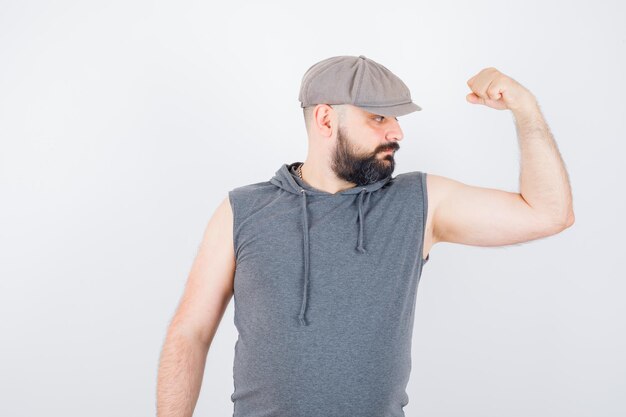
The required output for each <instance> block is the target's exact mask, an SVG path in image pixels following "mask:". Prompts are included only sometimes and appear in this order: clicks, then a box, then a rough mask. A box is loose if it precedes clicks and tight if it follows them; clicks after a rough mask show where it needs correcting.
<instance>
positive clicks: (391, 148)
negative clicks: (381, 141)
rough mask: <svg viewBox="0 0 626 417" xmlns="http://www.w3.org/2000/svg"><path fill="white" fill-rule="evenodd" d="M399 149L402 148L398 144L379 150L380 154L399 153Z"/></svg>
mask: <svg viewBox="0 0 626 417" xmlns="http://www.w3.org/2000/svg"><path fill="white" fill-rule="evenodd" d="M398 149H400V146H399V145H398V144H393V145H387V146H385V147H383V148H380V149H379V150H378V152H385V151H397V150H398ZM378 152H377V153H378Z"/></svg>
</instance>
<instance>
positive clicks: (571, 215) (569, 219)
mask: <svg viewBox="0 0 626 417" xmlns="http://www.w3.org/2000/svg"><path fill="white" fill-rule="evenodd" d="M573 224H574V211H573V210H572V211H570V212H569V214H568V215H567V219H566V220H565V228H568V227H570V226H571V225H573Z"/></svg>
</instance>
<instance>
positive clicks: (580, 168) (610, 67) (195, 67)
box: [0, 0, 626, 417]
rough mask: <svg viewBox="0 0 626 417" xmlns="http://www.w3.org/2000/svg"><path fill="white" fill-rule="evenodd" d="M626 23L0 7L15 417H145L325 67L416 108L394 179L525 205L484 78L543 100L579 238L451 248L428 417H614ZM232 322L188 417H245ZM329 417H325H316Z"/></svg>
mask: <svg viewBox="0 0 626 417" xmlns="http://www.w3.org/2000/svg"><path fill="white" fill-rule="evenodd" d="M624 16H626V10H625V7H624V4H623V3H621V2H618V1H567V2H566V1H559V2H545V1H516V2H504V1H472V2H465V1H455V2H451V1H438V2H433V1H429V2H425V1H406V2H394V1H386V2H372V1H362V0H361V1H358V2H357V1H349V2H329V1H314V2H294V1H290V2H287V1H284V2H257V3H252V2H248V3H244V2H214V3H213V2H206V1H204V2H200V1H197V2H182V1H176V2H174V1H171V2H148V1H106V2H104V1H103V2H94V1H56V2H35V1H30V2H23V1H19V2H18V1H4V0H2V1H0V257H1V259H0V276H1V279H0V337H1V344H0V346H1V353H0V415H2V416H43V415H46V416H85V415H89V416H92V417H97V416H153V415H155V408H156V406H155V401H156V374H157V366H158V359H159V354H160V351H161V347H162V343H163V340H164V337H165V332H166V329H167V325H168V324H169V321H170V320H171V317H172V315H173V313H174V310H175V308H176V306H177V304H178V301H179V298H180V296H181V295H182V291H183V288H184V283H185V280H186V278H187V274H188V273H189V270H190V267H191V264H192V261H193V258H194V257H195V254H196V251H197V248H198V245H199V243H200V239H201V237H202V232H203V230H204V228H205V226H206V223H207V222H208V219H209V218H210V216H211V215H212V213H213V211H214V210H215V208H216V207H217V205H218V203H219V202H220V201H221V200H222V199H223V198H224V197H225V196H226V193H227V191H228V190H230V189H232V188H234V187H236V186H240V185H244V184H248V183H253V182H259V181H266V180H269V179H270V178H271V177H272V175H273V174H274V173H275V172H276V170H278V168H279V167H280V165H281V164H283V163H288V162H293V161H302V160H304V158H305V157H306V146H307V142H306V132H305V130H304V123H303V119H302V111H301V109H300V103H299V102H298V92H299V87H300V81H301V78H302V76H303V74H304V72H305V71H306V69H308V68H309V67H310V66H311V65H313V64H314V63H315V62H318V61H320V60H322V59H325V58H328V57H331V56H336V55H355V56H356V55H360V54H363V55H365V56H367V57H368V58H371V59H373V60H375V61H377V62H379V63H381V64H383V65H385V66H386V67H387V68H389V69H390V70H391V71H392V72H394V73H395V74H396V75H398V76H399V77H400V78H401V79H402V80H403V81H404V82H405V83H406V84H407V86H408V87H409V88H410V90H411V95H412V98H413V101H414V102H415V103H417V104H418V105H420V106H422V107H423V111H421V112H415V113H412V114H410V115H407V116H403V117H401V118H399V120H400V123H401V126H402V128H403V130H404V134H405V137H404V140H403V141H402V142H401V143H400V147H401V149H400V151H399V152H398V153H397V155H396V160H397V168H396V171H395V172H394V174H398V173H401V172H407V171H415V170H420V171H425V172H428V173H434V174H438V175H444V176H448V177H450V178H454V179H456V180H459V181H462V182H465V183H467V184H472V185H477V186H483V187H492V188H500V189H505V190H509V191H519V183H518V181H519V147H518V143H517V139H516V133H515V128H514V123H513V117H512V114H511V112H510V111H508V110H505V111H498V110H494V109H490V108H487V107H485V106H480V105H473V104H470V103H468V102H467V101H466V100H465V96H466V94H468V93H469V89H468V87H467V85H466V84H465V83H466V81H467V79H469V78H470V77H471V76H473V75H475V74H476V73H477V72H479V71H480V70H481V69H483V68H485V67H488V66H494V67H496V68H497V69H499V70H500V71H502V72H504V73H505V74H507V75H509V76H511V77H513V78H514V79H516V80H517V81H519V82H520V83H522V84H523V85H524V86H526V87H527V88H528V89H530V90H531V91H532V92H533V93H534V94H535V96H536V97H537V99H538V102H539V104H540V106H541V109H542V111H543V113H544V116H545V117H546V120H547V121H548V123H549V126H550V128H551V130H552V133H553V134H554V136H555V138H556V141H557V143H558V146H559V149H560V151H561V154H562V156H563V158H564V160H565V163H566V167H567V170H568V172H569V175H570V179H571V184H572V189H573V195H574V208H575V213H576V223H575V224H574V226H572V227H571V228H569V229H567V230H565V231H564V232H562V233H560V234H558V235H555V236H551V237H549V238H546V239H540V240H537V241H533V242H529V243H525V244H522V245H513V246H509V247H499V248H485V247H472V246H466V245H454V244H446V243H443V244H438V245H436V246H435V247H434V248H433V249H432V251H431V258H430V261H429V262H428V263H427V264H426V266H425V268H424V272H423V275H422V279H421V282H420V286H419V291H418V295H417V296H418V300H417V311H416V318H415V329H414V337H413V367H412V375H411V380H410V382H409V385H408V388H407V389H408V393H409V398H410V401H409V404H408V405H407V406H406V407H405V412H406V415H407V416H408V417H412V416H428V417H440V416H450V417H452V416H455V417H456V416H465V417H470V416H472V417H473V416H476V417H491V416H493V417H501V416H507V417H515V416H520V417H522V416H524V417H527V416H533V417H544V416H545V417H547V416H551V417H552V416H567V417H578V416H594V417H595V416H603V417H612V416H623V415H625V414H626V402H625V400H624V392H626V361H625V359H624V352H625V351H626V338H625V336H624V334H625V330H626V326H625V322H624V318H625V317H626V307H625V305H624V294H625V291H626V279H625V276H626V274H624V272H623V271H624V268H623V262H624V242H623V236H624V232H626V230H625V227H624V226H625V221H624V212H625V209H626V205H625V199H624V193H623V190H624V180H625V179H626V178H625V175H624V174H623V170H622V163H623V161H624V156H623V155H624V151H625V150H626V147H625V146H624V139H626V135H625V133H626V128H625V119H626V105H625V103H626V101H625V95H626V86H625V83H626V77H625V76H624V74H626V62H625V52H626V29H625V28H626V26H624V24H623V23H624ZM236 338H237V333H236V329H235V327H234V324H233V303H232V301H231V304H230V305H229V307H228V310H227V312H226V315H225V316H224V319H223V321H222V324H221V326H220V328H219V330H218V333H217V335H216V337H215V339H214V342H213V345H212V346H211V349H210V351H209V355H208V359H207V364H206V370H205V378H204V382H203V385H202V390H201V393H200V399H199V401H198V404H197V407H196V412H195V414H194V415H197V416H228V415H232V403H231V401H230V397H229V396H230V394H231V393H232V391H233V381H232V360H233V354H234V343H235V340H236ZM321 417H323V416H321Z"/></svg>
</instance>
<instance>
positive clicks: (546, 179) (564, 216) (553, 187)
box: [513, 97, 574, 227]
mask: <svg viewBox="0 0 626 417" xmlns="http://www.w3.org/2000/svg"><path fill="white" fill-rule="evenodd" d="M513 115H514V117H515V129H516V130H517V136H518V142H519V145H520V149H521V160H522V162H521V168H520V192H521V195H522V196H523V197H524V200H525V201H526V202H527V203H528V204H529V205H530V206H531V207H533V208H534V209H535V210H537V211H539V212H540V213H545V215H546V216H548V217H551V218H553V219H554V222H555V226H556V227H559V226H569V225H571V224H573V222H574V209H573V204H572V190H571V188H570V183H569V177H568V174H567V171H566V169H565V164H564V162H563V159H562V158H561V154H560V153H559V150H558V147H557V144H556V142H555V141H554V138H553V136H552V133H551V132H550V128H549V127H548V124H547V123H546V121H545V120H544V118H543V115H542V114H541V110H540V109H539V105H538V104H537V102H536V101H535V100H534V97H533V98H532V99H529V101H528V104H527V105H525V106H524V107H521V108H519V109H517V110H515V111H513Z"/></svg>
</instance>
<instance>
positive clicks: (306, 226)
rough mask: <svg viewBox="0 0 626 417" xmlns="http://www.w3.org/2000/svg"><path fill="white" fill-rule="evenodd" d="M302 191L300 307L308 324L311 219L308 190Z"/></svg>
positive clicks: (302, 317)
mask: <svg viewBox="0 0 626 417" xmlns="http://www.w3.org/2000/svg"><path fill="white" fill-rule="evenodd" d="M300 193H302V226H303V228H304V233H303V236H304V286H303V288H302V307H301V308H300V324H301V325H303V326H306V325H307V323H306V320H305V319H304V312H305V310H306V298H307V297H306V295H307V288H308V286H309V219H308V217H309V216H308V214H307V211H306V190H304V189H303V188H300Z"/></svg>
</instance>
